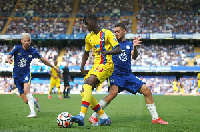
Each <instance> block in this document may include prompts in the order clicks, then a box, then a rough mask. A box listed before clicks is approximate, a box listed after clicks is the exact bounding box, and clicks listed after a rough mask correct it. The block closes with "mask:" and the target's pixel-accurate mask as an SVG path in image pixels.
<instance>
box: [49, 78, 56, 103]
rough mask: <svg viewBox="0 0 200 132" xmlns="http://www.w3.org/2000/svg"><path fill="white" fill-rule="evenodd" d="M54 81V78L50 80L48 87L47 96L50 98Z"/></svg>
mask: <svg viewBox="0 0 200 132" xmlns="http://www.w3.org/2000/svg"><path fill="white" fill-rule="evenodd" d="M55 85H56V84H55V81H54V80H50V89H49V94H48V98H49V99H51V92H52V89H53V88H54V87H55Z"/></svg>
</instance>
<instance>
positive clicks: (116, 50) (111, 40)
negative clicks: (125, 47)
mask: <svg viewBox="0 0 200 132" xmlns="http://www.w3.org/2000/svg"><path fill="white" fill-rule="evenodd" d="M107 34H108V37H107V41H108V42H109V43H110V44H111V45H112V47H113V50H110V51H100V52H101V54H102V55H104V56H105V55H117V54H121V53H122V50H121V48H120V46H119V44H118V41H117V39H116V37H115V35H114V34H113V33H112V32H111V31H108V32H107Z"/></svg>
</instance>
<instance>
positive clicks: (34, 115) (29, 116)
mask: <svg viewBox="0 0 200 132" xmlns="http://www.w3.org/2000/svg"><path fill="white" fill-rule="evenodd" d="M27 117H28V118H36V117H37V115H36V113H30V115H28V116H27Z"/></svg>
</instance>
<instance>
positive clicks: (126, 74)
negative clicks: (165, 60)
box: [89, 23, 168, 124]
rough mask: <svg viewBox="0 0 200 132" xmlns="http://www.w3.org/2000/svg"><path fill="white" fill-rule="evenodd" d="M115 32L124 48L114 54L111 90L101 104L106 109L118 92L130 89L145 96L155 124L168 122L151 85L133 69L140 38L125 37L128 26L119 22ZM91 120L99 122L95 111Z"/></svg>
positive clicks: (110, 78)
mask: <svg viewBox="0 0 200 132" xmlns="http://www.w3.org/2000/svg"><path fill="white" fill-rule="evenodd" d="M114 33H115V36H116V38H117V40H118V42H119V45H120V47H121V49H122V53H121V54H119V55H113V56H112V59H113V62H114V72H113V74H112V75H111V76H110V77H109V83H110V87H109V88H110V91H109V94H108V95H107V96H105V97H104V98H103V99H102V100H100V102H99V105H100V106H101V107H102V108H103V109H105V108H106V107H107V106H108V104H109V103H110V102H111V101H112V100H113V99H114V98H115V97H116V96H117V94H118V92H121V91H123V90H126V91H129V92H130V93H132V94H136V93H137V92H139V93H141V94H143V95H144V97H145V102H146V106H147V108H148V110H149V112H150V114H151V116H152V123H153V124H168V122H165V121H164V120H162V119H161V118H160V117H158V113H157V111H156V106H155V104H154V99H153V97H152V93H151V90H150V88H149V87H147V86H146V84H145V83H144V82H142V81H141V80H140V79H139V78H137V77H136V76H134V75H133V74H132V71H131V57H132V59H136V58H137V57H138V51H137V48H136V46H137V45H141V44H140V43H141V42H142V41H140V39H139V38H138V37H135V38H134V40H133V42H132V41H127V40H126V39H125V34H126V27H125V26H124V25H123V24H122V23H119V24H117V25H115V26H114ZM89 121H90V122H91V123H93V124H96V123H98V118H97V114H96V113H95V112H94V113H93V114H92V116H91V117H90V119H89Z"/></svg>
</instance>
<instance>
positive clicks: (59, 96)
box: [57, 87, 63, 99]
mask: <svg viewBox="0 0 200 132" xmlns="http://www.w3.org/2000/svg"><path fill="white" fill-rule="evenodd" d="M57 88H58V98H59V99H63V97H61V92H60V87H57Z"/></svg>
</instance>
